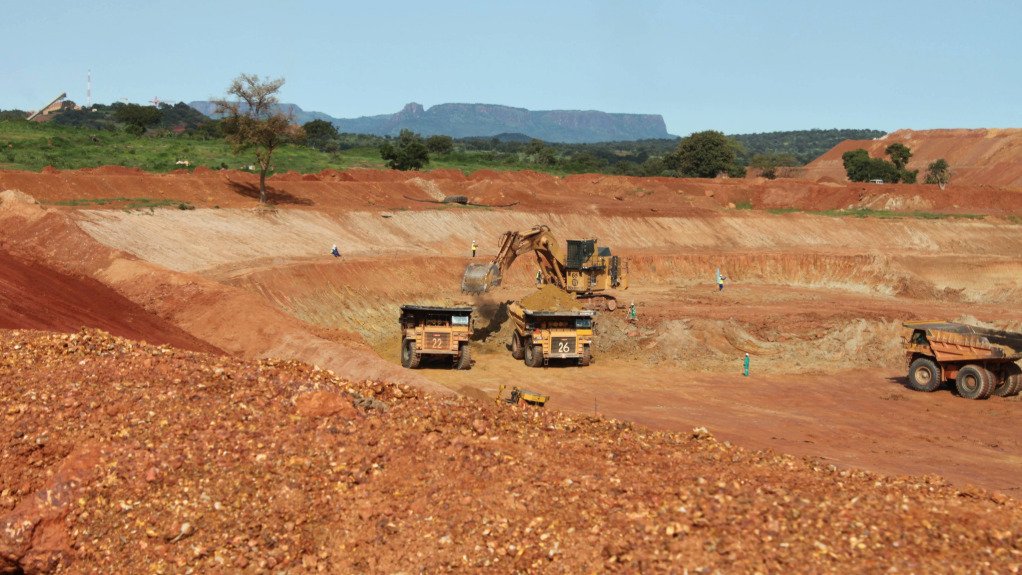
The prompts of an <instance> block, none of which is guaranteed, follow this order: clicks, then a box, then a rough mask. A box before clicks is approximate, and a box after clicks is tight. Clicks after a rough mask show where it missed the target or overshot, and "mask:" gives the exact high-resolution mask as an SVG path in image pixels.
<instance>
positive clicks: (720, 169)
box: [665, 130, 745, 178]
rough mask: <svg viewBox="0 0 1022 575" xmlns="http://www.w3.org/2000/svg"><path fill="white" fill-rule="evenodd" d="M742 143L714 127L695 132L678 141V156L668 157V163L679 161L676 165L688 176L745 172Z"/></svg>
mask: <svg viewBox="0 0 1022 575" xmlns="http://www.w3.org/2000/svg"><path fill="white" fill-rule="evenodd" d="M740 146H741V145H740V144H739V143H738V142H736V141H735V140H732V139H731V138H728V137H727V136H725V135H724V134H723V133H721V132H717V131H715V130H707V131H705V132H696V133H694V134H692V135H691V136H689V137H687V138H685V139H683V140H682V141H681V142H679V143H678V149H677V151H676V152H675V153H674V154H673V155H674V156H675V158H672V159H668V158H665V165H666V167H668V168H669V169H671V168H674V165H675V164H676V166H677V167H676V168H674V169H677V171H678V173H679V174H680V175H681V176H682V177H687V178H715V177H717V176H718V175H719V174H721V173H727V174H728V175H730V176H742V175H744V172H745V170H744V169H743V168H742V167H741V166H739V165H738V151H739V148H740Z"/></svg>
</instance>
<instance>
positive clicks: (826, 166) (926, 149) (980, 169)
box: [803, 129, 1022, 189]
mask: <svg viewBox="0 0 1022 575" xmlns="http://www.w3.org/2000/svg"><path fill="white" fill-rule="evenodd" d="M895 142H898V143H902V144H905V145H906V146H908V147H909V148H911V149H912V159H911V161H910V162H909V164H908V167H909V169H913V170H915V169H918V170H919V172H920V178H919V181H923V177H922V176H923V174H925V172H926V168H927V166H928V165H929V164H930V162H933V161H934V160H937V159H938V158H944V159H945V160H947V162H948V163H949V164H950V165H951V169H952V178H951V186H950V187H951V188H953V187H955V186H959V185H965V186H1003V187H1007V188H1014V189H1022V129H990V130H987V129H982V130H918V131H916V130H898V131H897V132H893V133H891V134H888V135H886V136H884V137H883V138H880V139H877V140H848V141H845V142H841V143H840V144H838V145H837V146H835V147H834V148H833V149H831V150H830V151H828V152H826V153H825V154H823V155H822V156H820V157H819V158H817V159H815V160H813V161H812V162H810V163H809V164H808V165H807V166H806V169H805V172H804V174H803V177H804V178H806V179H809V180H817V181H823V179H824V178H827V179H828V180H830V181H839V182H844V181H846V177H845V169H844V165H843V164H842V160H841V155H842V154H844V153H845V152H848V151H850V150H855V149H858V148H862V149H864V150H866V151H867V152H869V154H870V155H871V156H873V157H876V158H880V157H884V150H885V149H886V148H887V147H888V146H890V145H891V144H893V143H895Z"/></svg>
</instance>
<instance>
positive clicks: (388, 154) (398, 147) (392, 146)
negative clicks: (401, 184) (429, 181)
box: [380, 130, 429, 170]
mask: <svg viewBox="0 0 1022 575" xmlns="http://www.w3.org/2000/svg"><path fill="white" fill-rule="evenodd" d="M380 157H382V158H383V159H384V160H387V166H389V167H390V168H391V169H394V170H418V169H420V168H422V167H423V166H425V165H426V164H428V163H429V150H427V149H426V144H425V143H423V141H422V136H420V135H418V134H416V133H415V132H413V131H411V130H401V134H400V135H399V136H398V137H397V140H395V141H394V143H390V142H384V143H383V145H381V146H380Z"/></svg>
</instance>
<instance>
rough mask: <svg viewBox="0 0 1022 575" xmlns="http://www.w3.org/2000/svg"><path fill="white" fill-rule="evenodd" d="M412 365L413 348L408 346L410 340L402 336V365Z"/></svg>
mask: <svg viewBox="0 0 1022 575" xmlns="http://www.w3.org/2000/svg"><path fill="white" fill-rule="evenodd" d="M411 366H412V349H411V348H410V347H409V346H408V340H407V339H405V338H403V337H402V338H401V367H411Z"/></svg>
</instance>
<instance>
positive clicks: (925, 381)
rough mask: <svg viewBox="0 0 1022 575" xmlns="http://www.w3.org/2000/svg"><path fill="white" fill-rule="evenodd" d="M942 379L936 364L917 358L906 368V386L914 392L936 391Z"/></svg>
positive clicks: (930, 360) (924, 358)
mask: <svg viewBox="0 0 1022 575" xmlns="http://www.w3.org/2000/svg"><path fill="white" fill-rule="evenodd" d="M943 380H944V378H943V377H942V372H941V369H940V367H938V366H937V362H935V361H933V360H932V359H930V358H928V357H919V358H916V360H915V361H913V362H912V365H910V366H908V386H909V387H910V388H912V389H914V390H916V391H936V389H937V388H938V387H940V384H941V383H943V382H944V381H943Z"/></svg>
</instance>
